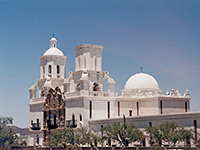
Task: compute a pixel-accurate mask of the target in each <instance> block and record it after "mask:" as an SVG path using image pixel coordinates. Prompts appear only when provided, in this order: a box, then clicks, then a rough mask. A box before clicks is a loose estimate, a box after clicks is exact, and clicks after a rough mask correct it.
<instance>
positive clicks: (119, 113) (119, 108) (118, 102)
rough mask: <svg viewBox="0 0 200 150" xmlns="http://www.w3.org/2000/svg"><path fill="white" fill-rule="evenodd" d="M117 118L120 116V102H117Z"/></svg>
mask: <svg viewBox="0 0 200 150" xmlns="http://www.w3.org/2000/svg"><path fill="white" fill-rule="evenodd" d="M118 116H120V102H118Z"/></svg>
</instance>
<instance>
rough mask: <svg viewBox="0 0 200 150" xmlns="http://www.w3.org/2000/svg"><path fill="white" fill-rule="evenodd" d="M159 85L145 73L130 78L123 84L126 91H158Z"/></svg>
mask: <svg viewBox="0 0 200 150" xmlns="http://www.w3.org/2000/svg"><path fill="white" fill-rule="evenodd" d="M158 88H159V85H158V83H157V81H156V79H154V77H152V76H151V75H149V74H146V73H138V74H135V75H133V76H131V77H130V78H129V79H128V81H127V82H126V84H125V89H126V90H134V89H158Z"/></svg>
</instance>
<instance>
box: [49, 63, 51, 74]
mask: <svg viewBox="0 0 200 150" xmlns="http://www.w3.org/2000/svg"><path fill="white" fill-rule="evenodd" d="M49 73H51V65H49Z"/></svg>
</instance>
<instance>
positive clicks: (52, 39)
mask: <svg viewBox="0 0 200 150" xmlns="http://www.w3.org/2000/svg"><path fill="white" fill-rule="evenodd" d="M50 46H51V47H53V48H55V47H57V40H56V38H55V34H53V37H52V38H51V40H50Z"/></svg>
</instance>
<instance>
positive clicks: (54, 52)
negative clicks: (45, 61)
mask: <svg viewBox="0 0 200 150" xmlns="http://www.w3.org/2000/svg"><path fill="white" fill-rule="evenodd" d="M47 55H57V56H64V54H63V52H62V51H61V50H59V49H58V48H56V47H51V48H50V49H48V50H47V51H46V52H45V53H44V55H43V56H47Z"/></svg>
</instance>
